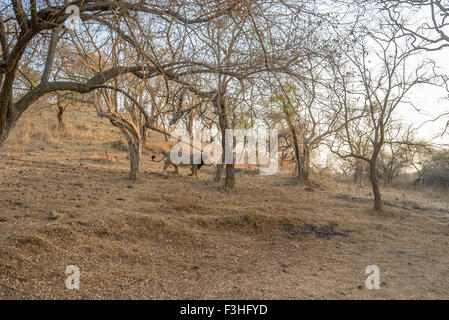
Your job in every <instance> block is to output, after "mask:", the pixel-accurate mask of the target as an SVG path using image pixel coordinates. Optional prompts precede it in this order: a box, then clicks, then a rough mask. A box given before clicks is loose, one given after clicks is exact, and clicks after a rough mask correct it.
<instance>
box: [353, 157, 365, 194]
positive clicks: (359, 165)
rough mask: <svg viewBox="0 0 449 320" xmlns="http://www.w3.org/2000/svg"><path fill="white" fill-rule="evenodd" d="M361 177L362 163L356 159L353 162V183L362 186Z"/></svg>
mask: <svg viewBox="0 0 449 320" xmlns="http://www.w3.org/2000/svg"><path fill="white" fill-rule="evenodd" d="M362 177H363V164H362V163H361V160H359V159H357V160H356V162H355V168H354V183H355V184H357V185H358V186H359V187H360V186H362Z"/></svg>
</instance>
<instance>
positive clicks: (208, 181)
mask: <svg viewBox="0 0 449 320" xmlns="http://www.w3.org/2000/svg"><path fill="white" fill-rule="evenodd" d="M204 184H206V185H208V186H210V185H213V184H215V181H214V180H212V179H210V180H207V181H206V182H205V183H204Z"/></svg>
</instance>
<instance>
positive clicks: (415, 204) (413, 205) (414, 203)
mask: <svg viewBox="0 0 449 320" xmlns="http://www.w3.org/2000/svg"><path fill="white" fill-rule="evenodd" d="M410 204H411V205H412V208H413V209H416V210H419V209H421V207H420V206H419V204H417V203H416V202H411V203H410Z"/></svg>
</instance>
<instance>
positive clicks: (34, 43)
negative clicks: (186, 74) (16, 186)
mask: <svg viewBox="0 0 449 320" xmlns="http://www.w3.org/2000/svg"><path fill="white" fill-rule="evenodd" d="M2 5H3V8H2V11H1V14H0V46H1V50H2V52H1V60H0V75H2V81H1V83H0V146H2V145H3V143H4V142H5V140H6V138H7V137H8V135H9V133H10V132H11V130H12V129H13V128H14V126H15V124H16V123H17V120H18V119H19V118H20V116H21V115H22V113H23V112H24V111H25V110H26V109H27V108H28V107H29V106H30V105H31V104H32V103H33V102H35V101H36V100H37V99H39V98H40V97H42V96H44V95H46V94H48V93H52V92H56V91H64V90H65V91H76V92H79V93H88V92H91V91H94V90H96V89H97V88H98V86H101V85H103V84H104V83H106V82H108V81H109V80H111V79H113V78H115V77H117V76H119V75H122V74H130V73H131V74H135V75H136V76H138V77H147V75H148V74H152V73H159V74H162V73H163V74H171V75H173V72H171V71H169V70H166V69H168V67H173V65H175V64H176V62H171V63H169V64H168V65H167V64H165V65H164V64H163V62H161V63H160V61H158V60H154V59H153V60H152V61H151V63H148V59H147V60H144V59H142V60H141V61H145V63H142V64H133V65H128V66H127V65H121V66H119V67H113V68H111V69H108V70H105V71H103V72H100V73H96V74H94V75H93V76H92V77H91V78H89V79H82V78H81V79H77V81H69V80H67V79H53V80H51V77H50V76H51V75H52V73H53V65H54V61H55V56H56V54H57V50H56V48H57V43H58V41H59V40H60V39H61V37H60V32H61V29H62V28H63V27H62V26H63V24H64V22H65V21H66V20H67V18H68V17H69V16H70V15H71V13H66V9H67V8H68V7H69V6H70V5H76V6H77V7H78V9H79V14H80V19H81V20H82V21H83V23H84V24H83V26H85V25H87V24H88V23H90V24H91V25H95V26H96V27H97V28H96V29H95V30H96V32H97V34H96V36H94V38H95V39H96V41H97V42H98V39H99V38H98V36H99V34H101V32H102V31H104V30H110V31H111V30H112V31H114V33H115V34H117V35H118V36H120V37H121V38H122V39H123V40H124V41H128V43H132V44H133V46H134V48H137V44H136V42H135V41H133V36H132V30H131V29H130V28H126V27H125V26H127V24H126V22H130V21H142V20H139V19H137V17H140V18H141V19H143V18H144V17H145V18H146V20H147V21H149V20H151V19H153V22H154V21H158V23H160V24H161V25H164V23H165V22H167V21H169V22H170V23H173V24H178V25H179V26H189V25H191V24H201V23H205V22H207V21H209V20H213V19H215V18H217V17H219V16H220V15H222V14H224V13H225V12H229V11H232V8H233V6H235V4H234V3H228V2H227V1H226V2H220V3H218V4H210V3H206V2H205V3H202V1H200V3H199V4H198V2H197V1H184V2H182V3H175V2H170V3H164V2H162V1H161V2H160V3H159V1H154V2H151V3H149V2H143V1H139V2H135V1H130V2H128V1H93V0H86V1H82V2H80V1H73V2H67V1H63V0H53V1H51V0H49V1H46V2H45V4H44V3H42V2H40V3H38V1H30V2H29V6H24V5H23V2H22V0H10V1H8V2H4V3H3V4H2ZM68 12H70V11H68ZM117 13H120V14H117ZM117 20H120V21H122V22H123V24H124V26H121V25H119V24H117V23H111V21H112V22H115V21H117ZM81 30H85V29H82V28H81ZM48 33H50V34H51V36H50V39H49V40H46V38H48ZM85 36H89V35H88V34H85ZM42 44H45V45H46V47H47V50H46V51H45V50H43V47H42ZM35 47H39V48H41V51H39V50H34V48H35ZM42 51H45V52H46V56H45V59H43V61H44V62H43V64H41V65H39V68H36V69H35V70H39V73H40V77H39V78H40V80H39V81H38V85H36V86H33V87H30V88H29V89H27V90H26V91H25V92H24V93H23V94H21V95H20V96H19V97H17V98H16V99H14V98H13V97H14V96H15V92H14V89H13V87H14V83H15V82H16V80H17V79H18V74H19V73H20V71H21V70H22V69H23V66H24V62H25V60H26V59H25V58H28V60H29V59H30V58H31V59H32V60H33V61H37V59H36V56H37V55H38V52H42ZM139 53H142V52H141V51H140V52H139Z"/></svg>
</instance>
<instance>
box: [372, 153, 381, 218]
mask: <svg viewBox="0 0 449 320" xmlns="http://www.w3.org/2000/svg"><path fill="white" fill-rule="evenodd" d="M376 160H377V159H371V161H370V162H369V168H370V181H371V186H372V188H373V194H374V211H377V212H381V211H382V196H381V194H380V189H379V181H378V180H377V172H376Z"/></svg>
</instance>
